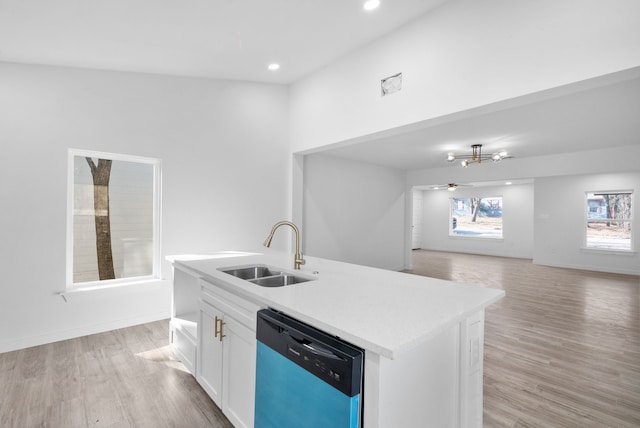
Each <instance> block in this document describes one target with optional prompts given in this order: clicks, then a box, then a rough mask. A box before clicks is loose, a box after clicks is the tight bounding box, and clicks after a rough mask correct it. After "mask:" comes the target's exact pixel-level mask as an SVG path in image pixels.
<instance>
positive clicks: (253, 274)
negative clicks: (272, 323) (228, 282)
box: [219, 265, 316, 287]
mask: <svg viewBox="0 0 640 428" xmlns="http://www.w3.org/2000/svg"><path fill="white" fill-rule="evenodd" d="M219 270H220V271H222V272H224V273H226V274H228V275H232V276H235V277H236V278H240V279H244V280H246V281H249V282H251V283H253V284H256V285H259V286H260V287H284V286H285V285H293V284H300V283H302V282H307V281H313V280H314V279H316V278H309V277H305V276H301V275H294V274H292V273H289V272H285V271H282V270H280V269H277V268H273V267H270V266H265V265H255V266H233V267H226V268H220V269H219Z"/></svg>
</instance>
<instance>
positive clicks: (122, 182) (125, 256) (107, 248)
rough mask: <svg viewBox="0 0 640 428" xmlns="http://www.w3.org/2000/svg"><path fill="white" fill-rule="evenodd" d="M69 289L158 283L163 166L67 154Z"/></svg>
mask: <svg viewBox="0 0 640 428" xmlns="http://www.w3.org/2000/svg"><path fill="white" fill-rule="evenodd" d="M67 211H68V213H67V226H68V227H67V286H68V287H75V286H80V285H81V286H87V285H98V284H100V285H105V284H109V283H122V282H131V281H137V280H148V279H152V278H159V277H160V160H159V159H149V158H141V157H135V156H126V155H117V154H111V153H97V152H87V151H80V150H69V201H68V210H67Z"/></svg>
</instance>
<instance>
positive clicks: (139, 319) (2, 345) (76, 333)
mask: <svg viewBox="0 0 640 428" xmlns="http://www.w3.org/2000/svg"><path fill="white" fill-rule="evenodd" d="M169 317H170V313H169V311H168V310H167V311H162V312H157V313H150V314H143V315H140V316H136V317H133V318H127V319H120V320H113V321H109V322H106V323H101V324H94V325H90V326H82V327H77V328H70V329H64V330H59V331H50V332H47V333H43V334H38V335H34V336H28V337H21V338H19V339H15V340H10V341H7V342H0V353H3V352H10V351H16V350H18V349H24V348H30V347H32V346H38V345H45V344H47V343H53V342H59V341H61V340H68V339H74V338H76V337H82V336H88V335H90V334H96V333H103V332H105V331H111V330H117V329H120V328H125V327H132V326H134V325H140V324H145V323H148V322H153V321H160V320H164V319H168V318H169ZM168 337H169V330H167V338H168Z"/></svg>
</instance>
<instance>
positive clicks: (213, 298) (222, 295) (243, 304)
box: [200, 279, 261, 331]
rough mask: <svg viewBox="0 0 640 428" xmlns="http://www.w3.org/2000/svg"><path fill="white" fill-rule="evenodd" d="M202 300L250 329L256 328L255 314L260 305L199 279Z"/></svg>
mask: <svg viewBox="0 0 640 428" xmlns="http://www.w3.org/2000/svg"><path fill="white" fill-rule="evenodd" d="M200 288H201V290H202V300H204V301H205V302H208V303H210V304H212V305H214V306H216V307H217V308H219V309H220V310H221V311H222V312H224V313H225V314H227V315H229V316H231V317H232V318H234V319H235V320H236V321H238V322H240V323H242V324H243V325H245V326H246V327H248V328H250V329H251V330H252V331H255V330H256V316H257V315H256V314H257V313H258V310H260V309H261V307H260V306H259V305H257V304H255V303H253V302H249V301H247V300H245V299H243V298H241V297H238V296H236V295H234V294H232V293H229V292H228V291H226V290H223V289H221V288H220V287H217V286H216V285H214V284H211V283H209V282H207V281H205V280H204V279H200Z"/></svg>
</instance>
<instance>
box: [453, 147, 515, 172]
mask: <svg viewBox="0 0 640 428" xmlns="http://www.w3.org/2000/svg"><path fill="white" fill-rule="evenodd" d="M508 157H511V156H509V155H507V152H505V151H504V150H503V151H500V152H496V153H491V154H490V155H483V154H482V144H472V145H471V154H470V155H458V156H456V155H455V154H454V153H453V152H449V153H448V155H447V161H449V162H453V161H455V160H456V159H458V160H460V165H462V166H463V167H464V168H466V167H468V166H469V164H472V163H482V161H488V160H490V161H493V162H500V161H501V160H502V159H505V158H508Z"/></svg>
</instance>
